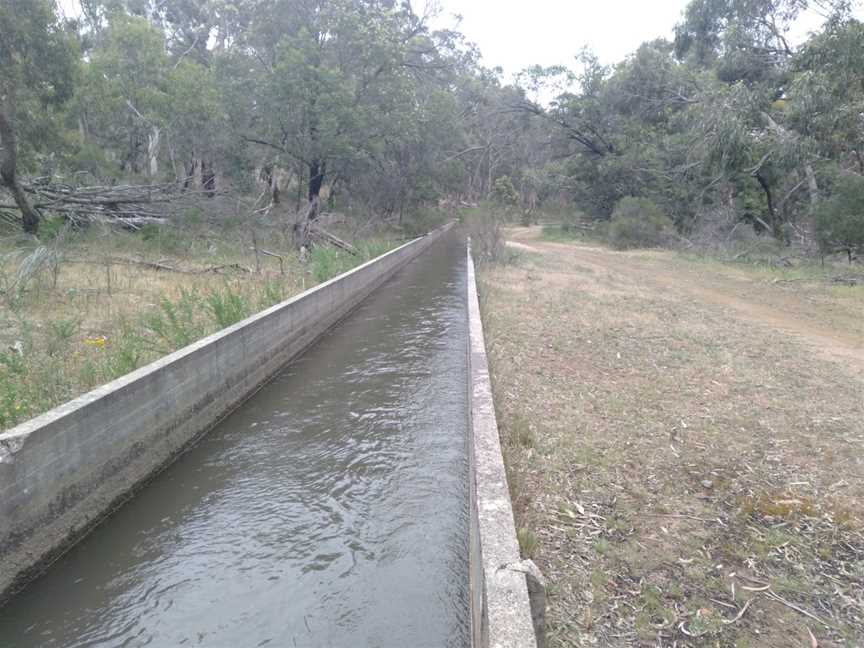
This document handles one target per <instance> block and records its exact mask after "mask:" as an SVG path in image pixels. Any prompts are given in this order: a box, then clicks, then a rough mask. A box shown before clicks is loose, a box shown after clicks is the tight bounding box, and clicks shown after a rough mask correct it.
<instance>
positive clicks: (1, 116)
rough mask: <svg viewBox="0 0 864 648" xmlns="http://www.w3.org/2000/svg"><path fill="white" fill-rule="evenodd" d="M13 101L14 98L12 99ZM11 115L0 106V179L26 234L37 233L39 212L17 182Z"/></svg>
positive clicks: (16, 140) (15, 150)
mask: <svg viewBox="0 0 864 648" xmlns="http://www.w3.org/2000/svg"><path fill="white" fill-rule="evenodd" d="M12 101H14V98H13V99H12ZM12 119H13V118H12V115H11V114H10V113H7V112H6V111H5V110H4V107H0V144H2V147H3V149H2V156H3V157H2V159H0V180H2V182H3V185H4V186H5V187H6V188H7V189H8V190H9V191H10V192H11V194H12V199H13V200H14V201H15V204H16V205H17V206H18V209H19V210H20V211H21V224H22V226H23V228H24V231H25V232H27V233H28V234H38V233H39V212H37V211H36V210H35V209H34V208H33V207H32V206H31V205H30V201H29V200H27V196H26V194H25V193H24V190H23V189H22V188H21V185H20V184H19V183H18V139H17V138H16V136H15V127H14V125H13V123H12Z"/></svg>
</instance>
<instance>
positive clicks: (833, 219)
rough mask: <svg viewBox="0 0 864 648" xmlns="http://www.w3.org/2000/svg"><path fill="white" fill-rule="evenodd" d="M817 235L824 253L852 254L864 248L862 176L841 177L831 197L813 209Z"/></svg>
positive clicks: (863, 183) (863, 185)
mask: <svg viewBox="0 0 864 648" xmlns="http://www.w3.org/2000/svg"><path fill="white" fill-rule="evenodd" d="M816 238H817V239H818V241H819V248H820V249H821V250H822V251H823V252H833V251H843V252H846V254H847V255H848V257H849V262H850V263H851V262H852V255H853V254H854V253H855V252H856V251H859V250H862V249H864V178H862V177H861V176H856V175H846V176H840V177H839V178H838V179H837V181H836V182H835V184H834V188H833V191H832V194H831V197H830V198H828V199H827V200H825V201H823V202H822V203H821V204H820V205H819V208H818V209H817V210H816Z"/></svg>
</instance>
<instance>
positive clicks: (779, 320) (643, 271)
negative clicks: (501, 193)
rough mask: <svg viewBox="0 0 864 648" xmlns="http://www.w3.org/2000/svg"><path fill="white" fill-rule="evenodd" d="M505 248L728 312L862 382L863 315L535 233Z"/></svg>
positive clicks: (526, 232) (516, 237)
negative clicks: (825, 311) (826, 311)
mask: <svg viewBox="0 0 864 648" xmlns="http://www.w3.org/2000/svg"><path fill="white" fill-rule="evenodd" d="M507 244H508V246H510V247H513V248H514V249H518V250H523V251H526V252H537V253H541V254H542V253H543V252H548V253H551V254H553V255H554V256H555V257H557V258H558V259H560V260H562V261H563V262H565V263H566V262H567V261H571V260H572V262H574V263H576V264H579V265H582V266H588V267H590V268H592V269H593V270H594V271H595V272H597V273H600V274H605V275H610V276H617V277H620V278H626V279H627V280H628V281H631V282H633V285H634V286H641V287H643V288H644V287H647V288H649V289H650V288H653V289H656V290H660V291H663V292H667V291H672V292H674V293H676V294H678V295H687V296H689V297H690V298H692V299H693V300H695V301H698V302H702V303H705V304H709V305H712V306H719V307H721V308H723V309H728V310H729V311H731V312H732V313H734V315H735V316H736V317H738V318H740V319H743V320H746V321H748V322H750V323H753V324H756V325H759V326H766V327H770V328H772V329H775V330H776V331H778V332H779V333H781V334H783V335H791V336H793V338H794V339H796V340H797V341H799V342H803V343H804V344H805V345H807V346H809V347H811V348H812V349H814V350H815V351H817V352H819V353H820V354H822V355H823V356H824V357H827V358H833V359H836V360H839V361H840V362H842V363H843V364H845V365H846V366H847V367H848V368H849V369H850V370H852V371H853V372H855V373H856V374H858V375H860V376H864V310H862V311H861V312H859V313H857V316H856V314H855V313H843V314H842V315H840V316H835V317H834V318H827V317H824V316H821V315H822V314H820V312H819V311H818V309H817V308H816V307H815V306H814V305H813V304H812V303H811V302H810V301H808V300H807V299H806V297H803V296H802V295H801V294H800V293H799V294H791V295H790V294H788V293H786V292H784V291H781V290H778V289H777V288H776V286H770V285H769V286H765V285H759V284H757V283H756V282H754V281H746V280H741V279H737V280H736V279H733V278H731V277H728V276H727V277H724V276H720V275H718V274H716V273H706V272H703V273H700V272H697V271H695V270H694V269H693V268H687V267H683V268H682V267H681V266H680V265H678V266H677V267H675V268H670V267H669V264H668V263H664V261H663V259H662V257H661V258H657V257H655V258H647V259H646V258H645V257H644V256H640V254H639V253H636V254H634V253H626V252H614V251H611V250H606V249H602V248H596V247H589V246H584V245H579V246H576V245H568V244H564V243H555V242H550V241H542V240H539V231H538V229H537V228H531V229H528V228H525V229H520V230H516V231H514V232H511V240H508V243H507Z"/></svg>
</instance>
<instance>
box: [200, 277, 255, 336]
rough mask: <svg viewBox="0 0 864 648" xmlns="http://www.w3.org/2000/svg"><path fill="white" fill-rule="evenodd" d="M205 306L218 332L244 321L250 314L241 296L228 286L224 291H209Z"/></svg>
mask: <svg viewBox="0 0 864 648" xmlns="http://www.w3.org/2000/svg"><path fill="white" fill-rule="evenodd" d="M207 306H208V307H209V308H210V315H211V317H212V318H213V321H214V322H215V323H216V326H217V328H218V329H219V330H221V329H223V328H227V327H229V326H231V325H232V324H236V323H237V322H239V321H240V320H242V319H246V318H247V317H248V316H249V315H251V312H252V311H251V309H250V308H249V305H248V303H247V302H246V299H245V298H244V297H243V295H241V294H240V293H239V292H235V291H234V290H232V289H231V288H230V287H229V286H226V287H225V289H224V290H213V291H211V292H210V294H209V295H207Z"/></svg>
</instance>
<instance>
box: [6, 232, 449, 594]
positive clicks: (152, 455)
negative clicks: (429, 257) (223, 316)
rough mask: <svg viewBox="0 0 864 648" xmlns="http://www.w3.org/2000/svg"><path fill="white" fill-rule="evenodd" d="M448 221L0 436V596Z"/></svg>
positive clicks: (266, 377) (320, 332)
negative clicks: (426, 233)
mask: <svg viewBox="0 0 864 648" xmlns="http://www.w3.org/2000/svg"><path fill="white" fill-rule="evenodd" d="M449 227H450V225H447V226H445V227H444V228H442V229H439V230H436V231H435V232H432V233H430V234H428V235H426V236H425V237H422V238H419V239H415V240H413V241H411V242H409V243H406V244H405V245H402V246H401V247H399V248H396V249H395V250H392V251H390V252H388V253H387V254H384V255H382V256H380V257H378V258H376V259H373V260H371V261H369V262H367V263H365V264H363V265H361V266H359V267H357V268H355V269H354V270H351V271H349V272H347V273H345V274H343V275H340V276H339V277H336V278H334V279H331V280H330V281H328V282H326V283H323V284H321V285H320V286H317V287H315V288H312V289H310V290H307V291H305V292H303V293H301V294H300V295H297V296H295V297H293V298H291V299H289V300H287V301H285V302H282V303H281V304H277V305H275V306H273V307H271V308H269V309H267V310H265V311H263V312H261V313H258V314H257V315H253V316H252V317H250V318H248V319H246V320H243V321H242V322H239V323H237V324H235V325H233V326H231V327H229V328H226V329H224V330H222V331H220V332H218V333H215V334H214V335H211V336H209V337H206V338H204V339H202V340H199V341H198V342H195V343H193V344H191V345H189V346H187V347H185V348H183V349H180V350H179V351H176V352H174V353H172V354H171V355H168V356H166V357H164V358H162V359H160V360H157V361H156V362H153V363H152V364H149V365H147V366H146V367H142V368H140V369H138V370H136V371H134V372H132V373H130V374H128V375H126V376H123V377H122V378H119V379H117V380H115V381H113V382H110V383H108V384H106V385H103V386H102V387H99V388H97V389H95V390H93V391H91V392H89V393H88V394H85V395H83V396H81V397H79V398H76V399H74V400H72V401H69V402H68V403H65V404H63V405H61V406H59V407H57V408H55V409H53V410H51V411H49V412H47V413H45V414H43V415H41V416H39V417H37V418H34V419H32V420H30V421H27V422H25V423H22V424H21V425H19V426H17V427H15V428H12V429H11V430H8V431H6V432H3V433H0V603H2V602H3V600H5V599H6V598H7V597H8V596H9V595H11V593H13V592H14V591H15V590H16V589H17V588H18V586H20V585H22V584H23V583H24V582H26V581H27V580H28V579H29V578H31V577H33V576H34V575H35V574H37V573H38V572H39V571H40V570H41V569H44V567H45V566H46V565H47V564H49V563H50V561H51V560H53V559H54V558H56V557H57V556H59V555H61V554H62V552H63V551H64V550H65V549H66V548H68V547H69V546H71V545H72V544H73V543H74V542H75V541H76V540H78V539H79V538H81V537H82V536H83V535H84V534H85V533H86V532H87V531H88V530H89V529H90V528H92V527H93V526H94V525H95V524H96V523H98V522H99V521H100V520H101V519H102V518H104V517H105V516H106V515H107V514H109V513H110V512H111V511H112V510H114V509H115V508H117V507H118V506H119V505H120V504H122V503H123V502H124V501H125V500H126V499H128V498H129V497H130V496H131V494H132V493H134V492H135V490H137V488H139V487H140V486H142V485H143V484H144V483H146V482H147V481H148V480H149V479H150V478H151V477H152V476H153V475H154V474H156V473H157V472H159V470H161V469H162V468H164V467H165V466H167V465H168V464H169V463H170V462H171V461H172V460H173V459H174V458H175V457H176V456H177V455H178V454H179V453H180V452H182V451H183V450H184V449H185V448H187V447H188V446H189V445H191V444H192V443H193V442H194V441H195V440H196V439H197V438H199V437H200V436H201V435H202V434H203V433H205V432H206V431H207V430H209V429H210V428H212V427H213V425H215V424H216V423H217V422H218V421H219V420H221V419H222V418H223V417H224V416H226V415H227V414H228V413H230V412H231V411H232V410H233V409H234V408H236V407H237V406H238V405H239V404H240V403H242V402H243V401H244V400H246V399H247V398H248V397H249V396H250V395H252V394H253V393H254V392H255V391H256V390H257V389H258V388H259V387H260V386H261V385H263V384H264V383H265V382H266V381H267V380H269V379H270V378H271V377H273V376H274V375H275V374H276V373H277V372H278V371H279V370H280V369H282V368H283V367H284V366H285V365H286V364H287V363H288V362H290V361H291V360H292V359H293V358H295V357H297V356H298V355H299V354H300V353H301V352H303V351H304V350H305V349H307V348H308V347H309V346H310V345H311V344H312V343H314V342H315V341H316V340H317V339H318V338H319V337H320V336H321V335H323V334H324V333H325V332H326V331H327V330H328V329H330V328H331V327H332V326H333V325H334V324H336V323H337V322H338V321H339V320H341V319H342V318H343V317H345V316H346V315H347V314H348V313H349V312H350V311H351V310H353V309H354V308H355V307H356V306H357V305H358V304H359V303H360V302H361V301H363V299H365V298H366V297H367V296H368V295H369V294H370V293H371V292H372V291H373V290H375V289H376V288H378V287H379V286H380V285H381V284H382V283H383V282H384V281H385V280H387V279H388V278H389V277H391V276H392V275H393V274H394V273H395V272H396V271H397V270H398V269H399V268H400V267H402V266H403V265H405V264H406V263H408V262H409V261H411V260H412V259H414V258H415V257H416V256H418V255H419V254H420V253H421V252H423V251H424V250H425V249H426V248H428V247H429V246H430V245H431V244H432V243H433V242H434V241H435V240H436V239H438V238H439V237H440V236H441V234H443V232H444V231H446V230H447V229H449Z"/></svg>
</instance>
